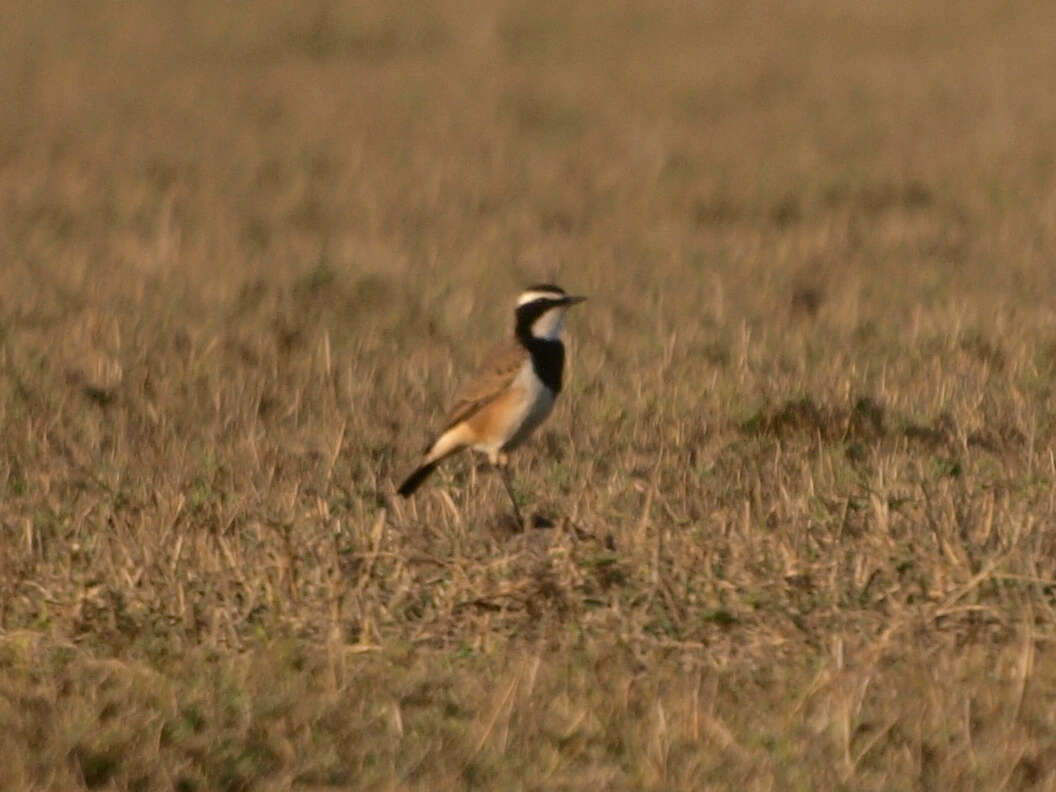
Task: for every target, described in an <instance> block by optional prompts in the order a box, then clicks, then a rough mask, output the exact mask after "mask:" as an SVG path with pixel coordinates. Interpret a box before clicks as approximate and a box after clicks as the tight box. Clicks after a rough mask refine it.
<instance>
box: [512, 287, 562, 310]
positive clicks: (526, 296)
mask: <svg viewBox="0 0 1056 792" xmlns="http://www.w3.org/2000/svg"><path fill="white" fill-rule="evenodd" d="M564 296H565V295H563V294H561V293H560V292H552V291H526V292H522V293H521V296H520V297H518V298H517V307H518V308H520V307H521V306H522V305H527V304H528V303H530V302H535V301H536V300H560V299H562V298H563V297H564Z"/></svg>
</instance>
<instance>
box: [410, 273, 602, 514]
mask: <svg viewBox="0 0 1056 792" xmlns="http://www.w3.org/2000/svg"><path fill="white" fill-rule="evenodd" d="M584 300H586V297H573V296H570V295H568V294H566V293H565V290H564V289H562V288H561V287H560V286H555V285H554V284H552V283H541V284H537V285H535V286H529V287H528V288H527V289H525V290H524V291H523V292H521V294H520V295H519V296H518V297H517V304H516V306H515V308H514V327H513V336H512V338H509V339H508V340H506V341H505V342H503V343H500V344H499V345H498V346H496V347H495V348H494V349H492V351H491V353H490V354H489V355H487V356H486V358H485V361H484V363H483V364H482V365H481V367H480V369H479V370H478V371H477V373H476V375H475V376H474V377H473V378H472V379H470V380H469V381H468V382H467V383H466V384H465V385H464V386H463V387H462V388H461V389H460V390H459V392H458V394H457V395H456V397H455V400H454V406H453V407H452V408H451V410H450V411H449V412H448V414H447V419H446V421H445V422H444V424H443V428H442V429H441V430H440V432H439V433H438V434H437V435H435V437H434V439H433V440H432V441H431V442H430V443H429V445H427V446H426V448H425V450H424V452H423V454H422V459H421V462H420V463H419V465H418V467H416V468H415V469H414V471H413V472H412V473H411V474H410V475H409V476H407V478H406V479H405V480H404V481H403V483H402V484H401V485H400V487H399V489H398V490H397V492H398V493H399V494H400V495H402V496H403V497H405V498H409V497H410V496H411V495H412V494H414V492H415V490H417V489H418V487H419V486H421V484H422V482H424V481H425V480H426V479H427V478H428V477H429V475H430V474H431V473H432V472H433V471H434V470H435V469H436V467H437V465H439V464H440V462H442V461H443V460H444V459H446V458H447V457H449V456H451V455H452V454H455V453H457V452H459V451H461V450H463V449H465V448H470V449H473V450H475V451H481V452H483V453H485V454H487V457H488V461H489V462H490V463H491V464H492V466H493V467H495V468H496V469H498V471H499V472H500V474H501V476H502V482H503V484H504V485H505V487H506V493H507V494H508V495H509V496H510V502H511V503H512V504H513V513H514V516H515V517H516V519H517V524H518V525H520V526H523V525H524V521H523V520H522V518H521V512H520V509H519V508H518V507H517V500H516V499H515V498H514V496H513V487H512V485H511V484H510V479H509V473H508V471H507V467H508V462H509V457H508V452H509V451H511V450H512V449H514V448H516V447H517V446H518V445H520V444H521V443H522V442H523V441H524V440H525V439H526V438H527V437H528V435H530V434H531V433H532V431H533V430H534V429H535V428H536V427H538V426H539V425H540V424H541V423H542V422H543V421H544V420H546V417H547V416H548V415H549V414H550V412H551V410H553V408H554V402H555V401H556V399H557V396H558V394H559V393H561V380H562V374H563V371H564V366H565V345H564V344H563V343H562V341H561V336H562V332H563V330H564V325H565V313H566V312H567V311H568V309H569V308H570V307H572V306H573V305H576V304H578V303H581V302H583V301H584Z"/></svg>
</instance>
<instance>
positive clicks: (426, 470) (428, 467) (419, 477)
mask: <svg viewBox="0 0 1056 792" xmlns="http://www.w3.org/2000/svg"><path fill="white" fill-rule="evenodd" d="M439 462H440V460H439V459H437V460H435V461H433V462H427V463H426V464H424V465H422V466H421V467H419V468H418V469H416V470H415V471H414V472H413V473H412V474H411V475H409V476H408V477H407V480H406V481H404V482H403V483H402V484H401V485H400V488H399V489H398V490H396V491H397V492H398V493H400V494H401V495H402V496H403V497H405V498H409V497H411V495H413V494H414V491H415V490H416V489H418V487H419V486H421V483H422V482H423V481H425V480H426V479H427V478H429V474H430V473H432V472H433V471H434V470H436V466H437V464H438V463H439Z"/></svg>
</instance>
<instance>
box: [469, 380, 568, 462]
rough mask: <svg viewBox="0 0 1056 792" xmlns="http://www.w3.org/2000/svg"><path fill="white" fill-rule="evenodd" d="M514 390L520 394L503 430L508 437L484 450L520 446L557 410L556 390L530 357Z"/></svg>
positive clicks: (503, 433) (502, 449)
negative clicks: (545, 379)
mask: <svg viewBox="0 0 1056 792" xmlns="http://www.w3.org/2000/svg"><path fill="white" fill-rule="evenodd" d="M511 390H513V391H514V392H515V393H516V394H517V399H516V402H515V406H514V409H513V410H511V411H510V412H509V418H508V419H507V425H506V431H504V432H502V433H501V434H502V436H503V437H505V438H508V439H507V440H505V442H503V443H502V444H501V445H500V446H499V447H498V448H495V449H491V448H488V449H481V450H487V451H489V452H491V451H493V450H494V451H495V452H498V451H505V450H507V449H510V448H514V447H516V446H518V445H519V444H520V443H521V442H523V441H524V439H525V438H526V437H528V435H529V434H531V433H532V431H533V430H534V429H535V428H536V427H537V426H539V424H541V423H542V422H543V421H544V420H546V417H547V416H548V415H549V414H550V411H551V410H553V409H554V392H553V391H552V390H550V389H549V388H548V387H546V386H545V385H544V384H543V382H542V380H540V379H539V377H538V376H536V374H535V369H534V368H532V363H531V361H530V360H529V361H526V362H525V364H524V366H523V367H522V368H521V371H520V373H519V374H518V375H517V378H516V379H515V380H514V381H513V383H512V386H511Z"/></svg>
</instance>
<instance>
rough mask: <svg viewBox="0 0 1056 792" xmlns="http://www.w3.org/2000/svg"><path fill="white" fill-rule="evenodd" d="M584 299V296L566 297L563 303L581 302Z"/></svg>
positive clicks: (573, 303)
mask: <svg viewBox="0 0 1056 792" xmlns="http://www.w3.org/2000/svg"><path fill="white" fill-rule="evenodd" d="M586 299H587V298H586V297H566V298H565V305H575V304H576V303H581V302H583V301H584V300H586Z"/></svg>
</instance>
